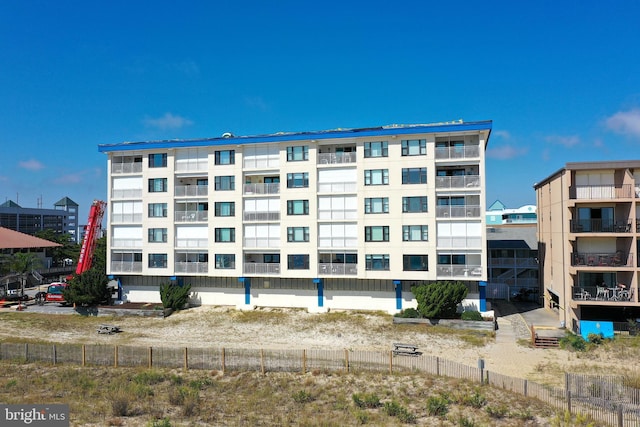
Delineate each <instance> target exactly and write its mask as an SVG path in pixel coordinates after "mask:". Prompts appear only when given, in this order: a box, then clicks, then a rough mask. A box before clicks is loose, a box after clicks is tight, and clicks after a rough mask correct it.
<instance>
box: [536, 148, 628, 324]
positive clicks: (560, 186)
mask: <svg viewBox="0 0 640 427" xmlns="http://www.w3.org/2000/svg"><path fill="white" fill-rule="evenodd" d="M534 188H535V190H536V197H537V205H538V241H539V244H540V246H539V258H540V261H541V267H540V269H541V272H542V274H543V277H542V283H543V287H544V293H545V301H546V303H547V305H548V307H551V308H553V309H555V310H557V312H558V315H559V320H560V323H561V324H565V325H567V327H570V328H571V329H572V330H574V331H576V332H577V331H578V330H579V327H580V323H579V322H580V320H599V321H613V322H625V323H626V322H627V320H628V319H636V318H639V317H640V305H639V304H638V272H639V268H638V267H640V262H639V259H638V252H639V249H640V222H639V220H640V161H617V162H583V163H567V164H566V166H565V167H564V168H562V169H560V170H559V171H557V172H555V173H554V174H552V175H550V176H549V177H547V178H545V179H544V180H542V181H541V182H539V183H537V184H535V186H534Z"/></svg>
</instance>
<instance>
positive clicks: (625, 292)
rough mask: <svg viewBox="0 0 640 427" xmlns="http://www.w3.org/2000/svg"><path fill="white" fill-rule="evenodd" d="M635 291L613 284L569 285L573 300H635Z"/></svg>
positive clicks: (624, 301)
mask: <svg viewBox="0 0 640 427" xmlns="http://www.w3.org/2000/svg"><path fill="white" fill-rule="evenodd" d="M635 291H636V290H635V288H629V287H627V286H624V287H620V286H613V285H605V286H573V287H571V295H572V299H573V300H574V301H607V302H614V303H629V302H636V296H635V293H636V292H635Z"/></svg>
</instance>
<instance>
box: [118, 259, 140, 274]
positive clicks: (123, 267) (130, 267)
mask: <svg viewBox="0 0 640 427" xmlns="http://www.w3.org/2000/svg"><path fill="white" fill-rule="evenodd" d="M141 272H142V263H141V262H134V261H111V273H141Z"/></svg>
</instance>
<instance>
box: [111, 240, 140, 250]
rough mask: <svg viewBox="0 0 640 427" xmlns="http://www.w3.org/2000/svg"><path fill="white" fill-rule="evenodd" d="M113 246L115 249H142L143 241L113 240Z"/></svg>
mask: <svg viewBox="0 0 640 427" xmlns="http://www.w3.org/2000/svg"><path fill="white" fill-rule="evenodd" d="M111 246H112V247H114V248H141V247H142V239H120V238H113V239H111Z"/></svg>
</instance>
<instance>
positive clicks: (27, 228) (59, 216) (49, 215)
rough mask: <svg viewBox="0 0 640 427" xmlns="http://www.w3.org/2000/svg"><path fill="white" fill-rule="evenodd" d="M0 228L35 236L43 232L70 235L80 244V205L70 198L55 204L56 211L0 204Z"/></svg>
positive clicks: (7, 203)
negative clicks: (51, 231)
mask: <svg viewBox="0 0 640 427" xmlns="http://www.w3.org/2000/svg"><path fill="white" fill-rule="evenodd" d="M0 227H5V228H8V229H10V230H14V231H19V232H21V233H25V234H35V233H36V232H38V231H42V230H54V231H55V232H56V233H68V234H70V235H71V236H73V240H74V241H75V242H76V243H79V242H80V240H79V233H78V204H77V203H76V202H74V201H73V200H71V199H70V198H68V197H63V198H62V199H60V200H58V201H57V202H56V203H54V209H42V208H24V207H22V206H20V205H18V204H17V203H15V202H14V201H12V200H7V201H6V202H4V203H2V204H0Z"/></svg>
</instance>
